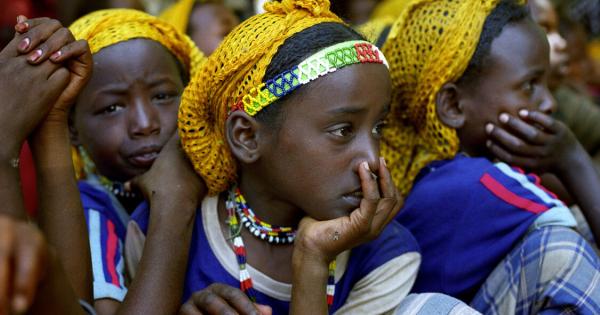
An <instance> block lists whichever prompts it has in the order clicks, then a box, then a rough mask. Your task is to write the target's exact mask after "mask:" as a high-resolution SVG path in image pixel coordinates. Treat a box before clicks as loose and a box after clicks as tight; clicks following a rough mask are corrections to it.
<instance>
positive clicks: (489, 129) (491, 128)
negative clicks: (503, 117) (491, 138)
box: [485, 123, 494, 134]
mask: <svg viewBox="0 0 600 315" xmlns="http://www.w3.org/2000/svg"><path fill="white" fill-rule="evenodd" d="M492 131H494V125H493V124H492V123H488V124H487V125H485V132H486V133H487V134H490V133H492Z"/></svg>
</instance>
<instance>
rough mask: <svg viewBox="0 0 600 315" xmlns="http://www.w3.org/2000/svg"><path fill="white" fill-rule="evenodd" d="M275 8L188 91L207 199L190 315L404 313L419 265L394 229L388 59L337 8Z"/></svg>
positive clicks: (287, 4)
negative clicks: (382, 147) (387, 141)
mask: <svg viewBox="0 0 600 315" xmlns="http://www.w3.org/2000/svg"><path fill="white" fill-rule="evenodd" d="M265 9H266V10H267V13H264V14H260V15H257V16H254V17H252V18H250V19H249V20H247V21H245V22H244V23H242V24H241V25H240V26H239V27H238V28H237V29H235V30H234V31H233V32H232V33H231V34H230V35H228V36H227V37H226V39H225V40H224V42H223V43H222V45H221V46H220V47H219V48H218V49H217V50H216V51H215V52H214V53H213V54H212V55H211V56H210V57H209V58H208V60H207V62H206V64H204V65H203V67H202V69H201V71H200V72H199V73H198V75H197V76H195V77H194V78H193V79H192V82H191V83H190V85H189V86H188V88H187V89H186V91H185V92H184V96H183V101H182V105H181V109H180V114H179V127H180V135H181V141H182V145H183V148H184V150H185V151H186V153H187V154H188V156H189V157H190V159H191V161H192V163H193V164H194V168H195V170H196V172H197V173H198V174H200V175H201V176H202V178H203V179H204V181H205V182H206V185H207V187H208V190H209V195H210V196H209V197H207V198H205V199H204V200H203V201H202V203H201V204H199V205H198V207H199V209H201V211H199V212H198V215H197V216H196V222H195V226H194V237H193V241H192V245H191V247H190V258H189V263H188V272H187V277H186V283H185V294H184V298H185V299H187V298H190V300H189V301H188V303H187V304H186V305H184V307H183V309H182V310H183V311H189V312H190V313H194V312H195V311H200V312H202V313H210V314H212V313H222V312H226V311H229V312H232V311H234V310H235V311H237V312H239V313H252V312H258V309H257V308H256V307H255V306H254V305H253V304H252V303H251V301H254V302H256V303H259V304H262V305H268V306H270V307H271V309H272V311H273V313H274V314H285V313H289V312H291V313H304V314H325V313H328V312H329V313H335V312H338V313H343V312H354V313H369V314H380V313H386V312H389V311H391V310H394V309H395V308H396V307H397V306H398V304H399V303H400V302H401V300H402V299H403V298H404V296H405V295H406V293H407V292H408V290H409V289H410V287H411V285H412V282H413V281H414V274H415V272H416V270H417V268H418V265H419V260H420V258H419V254H418V248H417V245H416V243H415V242H414V240H413V238H412V236H411V235H410V234H409V233H407V231H406V230H405V229H404V228H403V227H401V226H400V225H398V224H395V223H392V224H390V225H387V227H386V224H387V223H388V222H389V220H390V219H391V217H393V216H394V214H395V212H396V211H397V210H398V208H399V207H400V205H401V203H402V201H401V198H400V196H399V194H398V193H397V191H396V189H395V187H394V185H393V184H392V181H391V177H390V176H389V172H388V171H387V168H386V165H385V162H384V160H383V159H381V158H380V157H379V140H380V137H381V129H382V127H383V123H384V119H385V117H386V114H387V111H388V105H387V104H388V103H389V93H390V89H389V88H390V86H389V75H388V70H387V67H386V61H385V59H384V57H383V55H382V54H381V53H380V52H379V50H378V49H377V48H376V47H375V46H373V45H371V44H369V43H367V42H365V41H364V40H363V39H362V38H361V36H359V35H357V33H355V32H354V31H352V30H351V29H350V28H348V27H347V26H345V25H344V24H343V23H342V21H341V20H340V19H339V18H338V17H336V16H335V15H334V14H332V13H331V12H330V11H329V2H328V1H325V0H321V1H300V0H284V1H281V2H276V1H273V2H268V3H267V4H266V5H265ZM150 207H151V208H152V211H154V209H155V208H154V207H153V205H152V204H151V205H150ZM147 216H148V207H147V206H144V207H140V208H138V209H137V210H136V212H135V213H134V218H135V220H136V221H137V222H138V223H139V224H140V227H141V228H142V230H145V228H146V222H147ZM148 235H149V237H150V236H151V231H150V232H148ZM377 236H379V237H377ZM370 240H372V242H367V241H370ZM363 243H364V244H363ZM360 244H363V245H360ZM359 245H360V246H359ZM215 283H221V284H220V285H216V284H215ZM235 287H238V288H240V289H241V291H243V292H244V293H245V294H246V295H240V294H236V293H240V292H239V290H237V289H234V288H235ZM260 309H261V310H263V311H264V310H265V309H264V308H263V307H260Z"/></svg>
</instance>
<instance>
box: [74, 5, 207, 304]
mask: <svg viewBox="0 0 600 315" xmlns="http://www.w3.org/2000/svg"><path fill="white" fill-rule="evenodd" d="M70 29H71V30H72V32H73V33H74V35H75V37H76V38H78V39H85V40H87V41H88V42H89V45H90V48H91V51H92V53H93V58H94V69H93V75H92V77H91V79H90V82H89V83H88V84H87V85H86V86H85V88H84V89H83V90H82V92H81V93H80V94H79V96H78V98H77V102H76V105H75V106H74V108H73V110H72V113H71V137H72V142H73V144H74V145H76V146H77V150H76V152H77V153H78V154H76V158H78V159H79V162H80V163H79V164H78V165H79V166H81V167H80V168H79V170H80V175H81V178H82V180H81V181H80V182H79V189H80V191H81V199H82V202H83V207H84V211H85V216H86V219H87V222H88V228H89V236H90V248H91V254H92V270H93V274H94V282H93V283H94V288H93V289H94V300H95V307H96V309H97V311H98V313H100V314H114V313H117V311H118V312H125V313H135V314H169V313H173V312H175V311H176V310H177V308H178V307H179V304H180V297H181V285H180V283H181V282H183V272H184V270H185V265H186V262H187V260H186V258H187V255H186V253H187V249H188V247H189V240H190V237H191V226H189V227H188V224H189V221H191V220H192V219H191V218H193V216H194V214H195V213H194V209H195V208H194V206H186V204H185V201H184V199H185V198H187V195H188V193H189V192H190V191H191V192H192V193H190V195H191V196H192V197H191V198H192V199H193V198H196V193H197V191H196V190H197V189H198V188H197V187H198V186H193V185H187V186H186V187H183V188H182V189H177V188H178V187H180V186H179V185H177V182H172V181H170V177H168V176H166V177H165V176H164V175H163V178H161V181H160V182H159V183H160V184H164V185H167V186H168V187H167V188H168V189H169V190H168V191H169V194H168V195H161V194H157V195H156V196H153V197H155V198H153V199H152V202H156V203H158V204H161V205H163V206H164V207H162V208H161V209H162V210H163V211H162V212H161V211H155V212H153V217H154V219H156V220H155V221H154V222H156V223H157V225H156V231H155V232H154V233H153V234H152V237H151V238H149V240H148V243H147V247H146V254H145V255H144V256H143V257H142V263H141V264H142V267H141V268H140V269H141V271H139V272H138V274H137V276H136V277H135V279H133V281H132V282H131V283H129V282H128V280H127V277H126V275H125V272H124V271H125V261H124V259H123V252H122V250H123V243H124V240H125V233H126V228H127V223H128V221H129V213H131V211H132V210H133V209H134V208H135V207H136V206H137V205H138V203H139V202H140V201H141V200H142V199H143V197H142V196H141V195H139V194H138V193H136V192H134V191H132V190H129V189H126V187H125V186H126V185H125V184H124V183H125V182H127V181H130V180H131V179H133V178H134V177H136V176H138V175H141V174H143V173H144V172H146V171H147V170H148V169H149V168H150V166H151V165H152V164H153V162H154V160H155V159H156V158H157V156H158V153H159V152H161V150H162V148H163V146H164V145H165V143H166V142H167V140H168V139H170V138H171V136H172V135H173V133H174V131H175V129H176V117H177V109H178V106H179V99H180V95H181V93H182V92H183V88H184V86H185V84H186V82H187V78H188V77H189V75H193V74H194V71H195V70H194V69H196V67H197V65H198V64H199V62H200V61H201V58H202V57H201V54H200V53H199V52H198V50H197V49H196V48H195V46H194V45H193V43H192V42H191V40H190V39H189V38H188V37H187V36H185V35H183V34H180V33H179V32H177V31H176V30H175V29H174V28H173V27H172V26H171V25H170V24H168V23H166V22H163V21H161V20H159V19H158V18H155V17H152V16H149V15H147V14H145V13H142V12H138V11H134V10H105V11H98V12H94V13H91V14H89V15H87V16H84V17H82V18H81V19H79V20H78V21H76V22H75V23H74V24H73V25H72V26H71V27H70ZM174 169H176V168H175V167H174ZM152 189H153V190H156V188H155V187H153V188H152ZM198 193H199V191H198ZM194 201H195V200H194ZM193 203H194V204H195V202H193ZM174 209H177V211H178V215H177V216H174V215H170V213H169V211H174ZM177 279H181V280H180V281H179V282H178V281H177ZM165 283H167V284H166V285H167V286H168V287H169V288H170V289H169V290H165ZM128 288H129V289H130V290H129V293H128ZM121 303H122V305H121Z"/></svg>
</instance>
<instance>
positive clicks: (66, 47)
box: [15, 18, 92, 301]
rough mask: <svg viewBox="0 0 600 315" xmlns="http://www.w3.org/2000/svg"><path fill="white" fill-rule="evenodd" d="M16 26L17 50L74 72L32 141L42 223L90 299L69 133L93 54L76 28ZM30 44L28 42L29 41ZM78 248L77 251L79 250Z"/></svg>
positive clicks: (35, 61)
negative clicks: (75, 32)
mask: <svg viewBox="0 0 600 315" xmlns="http://www.w3.org/2000/svg"><path fill="white" fill-rule="evenodd" d="M15 28H16V29H17V30H18V31H19V32H20V33H22V36H23V37H24V39H22V41H21V43H20V45H19V46H18V50H19V52H20V53H21V54H28V57H29V59H28V60H29V62H30V63H31V64H32V65H35V66H39V65H40V64H42V63H43V62H52V63H56V64H60V63H65V65H66V66H67V69H69V72H70V82H69V85H68V86H66V87H65V89H64V90H63V91H62V93H61V95H60V96H59V98H58V100H57V101H56V102H55V103H54V105H53V108H52V109H51V110H50V112H49V113H48V114H47V116H46V117H45V120H44V121H43V122H42V123H41V124H40V125H38V126H37V127H36V130H35V131H34V132H33V133H32V135H31V136H30V144H31V148H32V153H33V156H34V160H35V165H36V177H37V179H38V181H37V184H38V191H39V200H40V209H39V213H38V222H39V224H40V227H41V228H42V231H43V232H44V233H45V234H46V237H47V239H48V242H49V243H50V244H51V245H52V246H53V247H55V248H56V250H57V256H58V258H59V259H60V260H61V262H62V263H63V264H64V265H65V267H66V268H67V269H68V270H69V271H70V272H69V278H70V280H71V283H72V284H73V286H74V288H75V290H76V292H77V293H78V294H79V295H80V296H81V297H82V298H84V299H85V300H88V301H91V295H92V294H91V291H92V290H91V285H90V283H91V281H92V276H91V272H90V270H91V265H90V260H89V245H88V239H87V228H86V226H85V220H84V216H83V212H82V207H81V201H80V200H79V198H77V195H78V190H77V185H76V182H75V177H74V176H75V174H74V172H73V162H72V160H71V151H70V143H69V132H68V113H69V110H70V108H71V106H72V105H73V104H74V102H75V98H76V97H77V94H78V93H79V92H80V91H81V89H82V88H83V86H84V85H85V84H86V83H87V81H88V79H89V77H90V76H91V71H92V58H91V53H90V51H89V48H88V46H87V43H86V42H85V41H75V38H74V37H73V35H72V34H71V32H70V31H69V30H68V29H66V28H64V27H62V25H61V24H60V23H58V22H57V21H56V20H51V19H48V18H39V19H31V20H26V21H23V23H19V24H17V26H16V27H15ZM26 43H28V45H24V44H26ZM32 57H33V58H32ZM47 59H49V61H46V60H47ZM65 227H69V233H65ZM74 249H77V250H76V254H74Z"/></svg>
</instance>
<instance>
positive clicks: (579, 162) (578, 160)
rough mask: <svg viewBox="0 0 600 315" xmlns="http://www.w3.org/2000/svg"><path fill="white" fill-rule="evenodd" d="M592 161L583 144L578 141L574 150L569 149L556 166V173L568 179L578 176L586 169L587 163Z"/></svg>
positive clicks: (562, 178) (561, 177) (563, 178)
mask: <svg viewBox="0 0 600 315" xmlns="http://www.w3.org/2000/svg"><path fill="white" fill-rule="evenodd" d="M588 163H591V161H590V158H589V156H588V154H587V152H586V151H585V149H584V148H583V146H582V145H581V144H579V143H577V144H576V145H575V146H574V147H573V149H572V150H569V151H568V154H566V155H565V157H564V158H563V159H562V161H561V162H560V163H558V165H557V166H556V168H555V172H556V175H557V176H558V177H559V178H560V179H561V180H563V181H564V180H568V179H569V178H570V177H573V176H575V177H577V176H578V175H577V174H579V171H580V170H582V169H584V167H585V165H586V164H588Z"/></svg>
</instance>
